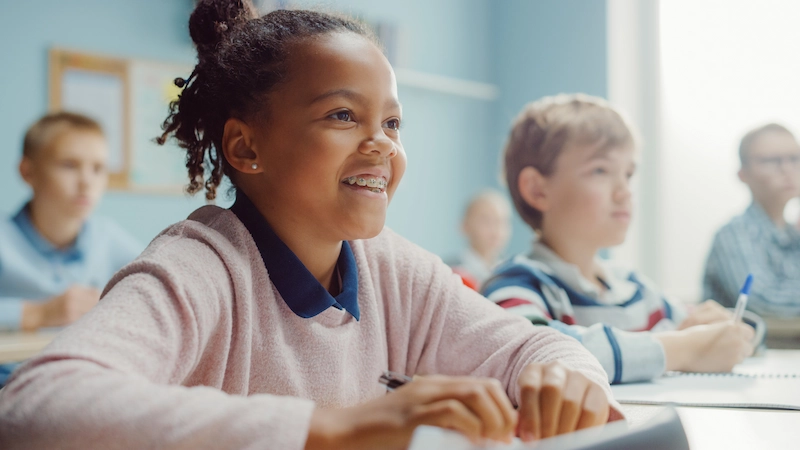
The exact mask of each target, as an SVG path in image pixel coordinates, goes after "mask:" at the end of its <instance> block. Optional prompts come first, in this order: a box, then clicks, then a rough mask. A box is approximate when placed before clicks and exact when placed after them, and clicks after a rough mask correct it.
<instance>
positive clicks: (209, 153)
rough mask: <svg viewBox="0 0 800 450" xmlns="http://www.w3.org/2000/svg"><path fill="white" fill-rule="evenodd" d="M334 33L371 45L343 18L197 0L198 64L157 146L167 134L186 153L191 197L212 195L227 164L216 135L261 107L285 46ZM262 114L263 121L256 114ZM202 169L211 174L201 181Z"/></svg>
mask: <svg viewBox="0 0 800 450" xmlns="http://www.w3.org/2000/svg"><path fill="white" fill-rule="evenodd" d="M333 32H351V33H356V34H358V35H361V36H364V37H365V38H367V39H368V40H370V41H372V42H375V43H376V44H377V42H376V40H375V37H374V35H373V34H372V33H371V32H370V31H369V30H368V29H367V28H366V27H364V26H363V25H361V24H360V23H358V22H355V21H354V20H352V19H349V18H347V17H344V16H336V15H333V14H326V13H321V12H314V11H302V10H277V11H272V12H271V13H269V14H267V15H265V16H262V17H257V13H256V9H255V8H254V7H253V4H252V2H251V0H200V1H198V2H197V6H196V7H195V9H194V12H192V15H191V17H190V18H189V34H191V36H192V40H193V41H194V44H195V47H196V49H197V60H198V62H197V65H196V66H195V68H194V71H193V72H192V74H191V75H190V76H189V78H188V79H185V80H184V79H181V78H178V79H176V80H175V84H176V85H177V86H178V87H181V88H184V89H183V92H182V94H181V95H180V97H179V98H178V100H176V101H174V102H172V103H171V104H170V114H169V116H168V117H167V118H166V120H165V121H164V123H163V125H162V129H163V130H164V133H163V134H162V135H161V136H160V137H159V138H157V142H158V143H159V144H163V143H164V142H165V141H166V140H167V138H169V137H174V138H175V139H176V140H177V141H178V144H179V145H180V146H181V147H183V148H185V149H186V152H187V156H186V168H187V169H188V172H189V185H188V186H187V188H186V191H187V192H188V193H190V194H194V193H196V192H198V191H199V190H201V189H202V188H203V187H205V190H206V198H207V199H208V200H213V199H214V198H216V195H217V194H216V191H217V187H218V186H219V184H220V183H221V181H222V176H223V175H227V176H228V179H230V180H231V182H232V184H234V186H235V180H233V179H232V178H231V175H232V174H233V171H232V167H231V166H230V164H229V163H228V161H227V160H226V159H225V155H224V154H223V152H222V132H223V128H224V126H225V122H226V121H227V120H228V119H229V118H231V117H240V118H245V117H253V116H257V115H258V114H259V113H260V112H262V111H263V110H264V106H265V104H266V103H265V94H267V93H269V91H270V90H272V89H273V88H274V87H275V85H276V84H277V83H278V82H280V81H281V80H282V79H283V78H284V77H285V76H286V60H287V57H288V55H289V53H290V52H289V47H290V45H292V44H295V43H297V42H300V41H301V40H304V39H308V38H311V37H316V36H320V35H323V34H326V33H333ZM262 117H263V116H262ZM205 170H208V171H209V172H210V174H209V176H208V179H207V180H205V181H204V178H205V173H206V172H205Z"/></svg>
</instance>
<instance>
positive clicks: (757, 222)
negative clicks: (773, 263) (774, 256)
mask: <svg viewBox="0 0 800 450" xmlns="http://www.w3.org/2000/svg"><path fill="white" fill-rule="evenodd" d="M744 215H745V217H747V218H748V221H749V222H750V223H751V224H752V225H751V226H752V230H751V232H753V233H755V234H756V235H758V234H762V233H765V234H766V235H767V237H768V239H771V240H772V241H773V242H775V243H777V244H778V245H780V246H781V247H787V246H790V245H792V244H795V245H797V244H799V243H800V233H798V231H797V230H796V229H795V228H794V227H793V226H791V225H790V224H786V226H785V227H784V228H783V229H780V228H778V226H777V225H775V222H773V221H772V219H770V218H769V216H768V215H767V213H766V211H764V209H763V208H762V207H761V205H759V204H757V203H756V202H753V203H752V204H751V205H750V207H748V208H747V210H746V211H745V213H744Z"/></svg>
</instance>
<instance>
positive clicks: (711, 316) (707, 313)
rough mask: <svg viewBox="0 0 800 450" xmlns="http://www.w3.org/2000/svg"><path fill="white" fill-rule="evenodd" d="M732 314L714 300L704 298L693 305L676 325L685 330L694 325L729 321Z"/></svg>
mask: <svg viewBox="0 0 800 450" xmlns="http://www.w3.org/2000/svg"><path fill="white" fill-rule="evenodd" d="M732 317H733V315H732V314H731V312H730V311H728V310H727V309H725V308H724V307H723V306H722V305H720V304H719V303H717V302H715V301H714V300H706V301H704V302H703V303H700V304H699V305H697V306H695V307H694V308H693V309H692V310H691V312H689V315H688V316H687V317H686V319H685V320H684V321H683V322H681V324H680V325H679V326H678V329H679V330H685V329H686V328H690V327H693V326H696V325H705V324H709V323H717V322H724V321H730V320H731V318H732Z"/></svg>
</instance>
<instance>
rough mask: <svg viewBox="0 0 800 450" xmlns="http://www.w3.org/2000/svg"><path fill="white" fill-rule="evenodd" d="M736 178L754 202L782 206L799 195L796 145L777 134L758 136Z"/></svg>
mask: <svg viewBox="0 0 800 450" xmlns="http://www.w3.org/2000/svg"><path fill="white" fill-rule="evenodd" d="M739 178H740V179H741V180H742V181H744V182H745V183H747V185H748V186H749V187H750V190H751V191H752V192H753V197H754V198H755V200H756V201H757V202H759V203H761V204H765V203H766V204H778V205H785V204H786V202H788V201H789V200H791V199H792V198H794V197H797V196H798V195H800V145H798V143H797V141H796V140H795V139H794V137H792V135H790V134H787V133H784V132H781V131H768V132H766V133H764V134H762V135H761V136H759V137H758V138H757V139H756V140H755V141H753V143H752V145H751V146H750V148H749V149H748V151H747V154H746V159H745V164H744V166H743V167H742V170H741V171H740V172H739Z"/></svg>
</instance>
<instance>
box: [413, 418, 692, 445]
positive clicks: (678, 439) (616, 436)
mask: <svg viewBox="0 0 800 450" xmlns="http://www.w3.org/2000/svg"><path fill="white" fill-rule="evenodd" d="M618 448H626V449H648V450H661V449H670V450H688V448H689V445H688V443H687V441H686V434H685V433H684V431H683V426H682V425H681V422H680V419H679V418H678V415H677V413H676V412H675V410H674V409H673V408H664V411H662V412H661V413H660V414H658V415H656V416H654V417H653V418H651V419H650V420H648V421H647V422H645V423H644V424H642V425H641V426H637V427H631V428H629V427H628V425H627V423H626V422H625V421H624V420H621V421H618V422H614V423H611V424H608V425H605V426H602V427H594V428H589V429H587V430H581V431H576V432H574V433H569V434H565V435H562V436H556V437H554V438H549V439H542V440H540V441H535V442H531V443H523V442H522V441H520V440H519V439H515V440H514V442H512V443H511V444H504V443H501V442H496V443H491V444H488V445H484V446H476V445H473V444H472V443H471V442H470V441H469V440H468V439H467V438H465V437H464V436H462V435H461V434H459V433H457V432H454V431H450V430H445V429H442V428H436V427H428V426H420V427H417V429H416V430H415V431H414V436H413V437H412V439H411V446H410V447H409V450H435V449H447V450H482V449H491V450H525V449H536V450H556V449H558V450H578V449H598V450H607V449H618Z"/></svg>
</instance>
